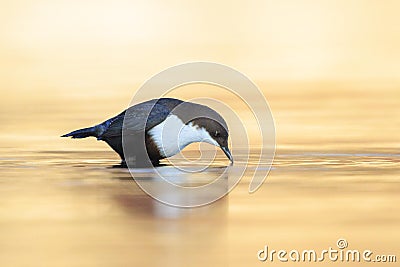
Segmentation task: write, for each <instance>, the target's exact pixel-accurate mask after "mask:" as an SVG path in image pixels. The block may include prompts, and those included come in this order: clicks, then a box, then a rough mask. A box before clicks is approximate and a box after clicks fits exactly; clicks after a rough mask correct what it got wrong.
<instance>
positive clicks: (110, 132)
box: [62, 98, 233, 165]
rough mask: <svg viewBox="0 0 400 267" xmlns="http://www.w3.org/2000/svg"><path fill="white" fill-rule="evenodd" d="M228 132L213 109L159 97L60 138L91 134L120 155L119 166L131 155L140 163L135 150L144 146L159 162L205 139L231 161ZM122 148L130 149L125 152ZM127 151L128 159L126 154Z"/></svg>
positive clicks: (151, 158)
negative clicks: (124, 141) (126, 137)
mask: <svg viewBox="0 0 400 267" xmlns="http://www.w3.org/2000/svg"><path fill="white" fill-rule="evenodd" d="M124 119H125V121H124ZM123 127H124V131H126V132H125V133H129V134H128V135H127V136H129V139H125V133H124V140H129V142H128V145H126V144H127V143H125V146H123V142H122V129H123ZM143 130H144V134H143ZM228 135H229V133H228V127H227V125H226V122H225V120H224V119H223V118H222V117H221V115H219V114H218V113H217V112H216V111H215V110H213V109H211V108H209V107H207V106H204V105H200V104H196V103H192V102H185V101H182V100H179V99H174V98H160V99H153V100H149V101H146V102H142V103H140V104H137V105H134V106H132V107H130V108H128V109H127V110H125V111H123V112H122V113H120V114H119V115H117V116H115V117H113V118H111V119H108V120H106V121H105V122H102V123H100V124H98V125H95V126H93V127H89V128H84V129H80V130H76V131H73V132H70V133H68V134H65V135H63V136H62V137H69V136H70V137H72V138H85V137H90V136H94V137H96V138H97V140H102V141H105V142H106V143H107V144H108V145H109V146H110V147H111V148H112V149H113V150H114V151H115V152H117V153H118V154H119V156H120V157H121V160H122V162H121V164H122V165H126V163H127V161H128V160H130V159H131V156H132V158H135V162H136V163H139V162H141V161H142V159H141V157H142V156H140V152H138V151H140V147H144V148H145V149H146V150H145V151H147V152H146V153H147V155H148V158H149V159H150V161H151V163H152V164H153V165H158V164H159V161H160V160H161V159H163V158H168V157H171V156H173V155H175V154H177V153H178V152H180V151H181V150H182V149H184V148H185V147H186V146H187V145H189V144H191V143H194V142H207V143H210V144H212V145H215V146H218V147H220V148H221V149H222V151H223V152H224V153H225V155H226V156H227V157H228V158H229V160H230V161H232V162H233V157H232V154H231V152H230V151H229V148H228ZM144 144H145V146H144ZM123 147H125V150H129V151H125V154H124V149H123ZM126 148H128V149H126ZM131 150H132V151H131ZM127 154H128V155H129V157H128V159H127V158H126V157H125V155H127ZM139 158H140V159H139Z"/></svg>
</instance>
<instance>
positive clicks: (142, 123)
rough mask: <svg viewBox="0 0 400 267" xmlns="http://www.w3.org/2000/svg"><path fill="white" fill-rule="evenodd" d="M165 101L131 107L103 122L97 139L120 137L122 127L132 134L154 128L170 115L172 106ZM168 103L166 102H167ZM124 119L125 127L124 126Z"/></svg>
mask: <svg viewBox="0 0 400 267" xmlns="http://www.w3.org/2000/svg"><path fill="white" fill-rule="evenodd" d="M165 100H166V99H153V100H149V101H146V102H143V103H140V104H137V105H135V106H132V107H130V108H128V109H127V110H125V111H124V112H122V113H121V114H119V115H117V116H115V117H113V118H111V119H109V120H107V121H105V122H103V123H102V124H101V125H102V126H103V127H104V131H103V133H102V134H101V135H100V136H99V137H98V139H99V140H104V139H107V138H110V137H116V136H122V127H125V130H128V131H129V132H132V133H139V132H141V131H143V129H144V130H146V131H148V130H150V129H151V128H153V127H154V126H156V125H158V124H159V123H161V122H162V121H164V120H165V119H166V118H167V116H168V115H169V114H170V113H171V110H172V109H173V106H175V105H171V104H169V105H165V104H164V103H165V102H166V101H165ZM167 102H168V101H167ZM181 102H182V101H180V100H177V101H176V102H175V103H174V104H176V105H178V104H179V103H181ZM124 118H125V125H124Z"/></svg>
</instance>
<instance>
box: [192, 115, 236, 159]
mask: <svg viewBox="0 0 400 267" xmlns="http://www.w3.org/2000/svg"><path fill="white" fill-rule="evenodd" d="M192 123H193V124H195V125H196V126H197V127H199V128H200V129H201V130H203V131H205V132H206V133H207V134H206V136H207V137H206V138H204V139H203V140H202V141H203V142H207V143H209V144H212V145H215V146H218V147H220V148H221V150H222V151H223V152H224V154H225V155H226V156H227V158H228V159H229V160H230V161H231V162H232V163H233V157H232V154H231V151H230V150H229V144H228V138H229V132H228V127H227V126H226V123H225V121H224V120H218V121H217V120H215V119H212V118H204V117H203V118H197V119H195V120H193V121H192Z"/></svg>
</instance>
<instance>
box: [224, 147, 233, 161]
mask: <svg viewBox="0 0 400 267" xmlns="http://www.w3.org/2000/svg"><path fill="white" fill-rule="evenodd" d="M221 149H222V151H224V153H225V155H226V156H227V157H228V159H229V160H230V161H231V162H232V163H233V157H232V154H231V152H230V151H229V148H228V147H227V146H221Z"/></svg>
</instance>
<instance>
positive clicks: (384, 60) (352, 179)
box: [0, 0, 400, 266]
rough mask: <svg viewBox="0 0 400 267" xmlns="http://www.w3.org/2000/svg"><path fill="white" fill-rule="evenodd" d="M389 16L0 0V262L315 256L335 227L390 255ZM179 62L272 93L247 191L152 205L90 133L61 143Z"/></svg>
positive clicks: (309, 6)
mask: <svg viewBox="0 0 400 267" xmlns="http://www.w3.org/2000/svg"><path fill="white" fill-rule="evenodd" d="M399 10H400V2H399V1H396V0H393V1H391V0H386V1H375V0H354V1H342V0H337V1H328V0H323V1H308V0H301V1H287V0H283V1H266V0H264V1H252V0H250V1H233V2H232V1H217V2H216V1H208V0H207V1H201V2H199V1H191V0H189V1H175V0H173V1H167V2H165V1H152V0H150V1H125V0H116V1H91V0H82V1H63V0H53V1H50V0H37V1H28V0H14V1H5V0H0V88H1V92H0V102H1V105H0V125H1V132H0V150H1V153H0V154H2V156H0V157H1V160H2V163H1V168H0V172H1V181H0V191H1V193H0V198H1V199H2V200H1V208H0V223H1V225H2V226H1V228H0V233H1V236H2V238H1V240H0V259H1V258H2V259H3V260H2V261H1V262H3V263H7V264H5V265H4V266H18V265H21V266H37V265H41V266H43V265H45V264H44V263H47V264H49V265H51V266H72V265H77V266H110V265H115V264H117V265H124V264H131V265H132V264H136V265H137V264H141V265H143V266H144V265H160V264H163V265H173V266H177V265H180V264H182V265H186V266H187V264H188V263H190V262H192V263H193V262H194V263H198V264H199V265H204V264H209V265H210V264H215V263H219V265H223V264H226V263H229V264H230V265H239V266H240V265H245V264H246V265H255V264H257V263H259V262H258V261H257V259H256V252H257V251H258V250H259V249H262V247H263V246H264V245H265V243H267V242H269V243H273V244H275V245H276V246H275V247H276V248H282V249H285V248H287V249H289V250H290V249H295V248H303V249H307V248H316V249H317V248H321V249H325V248H326V247H328V246H331V245H332V244H334V242H336V240H337V238H339V237H341V236H345V237H348V238H351V240H350V241H349V242H350V244H351V245H353V244H354V246H356V245H358V246H359V247H361V248H366V247H368V248H369V249H375V250H377V251H380V252H381V253H383V252H387V253H389V252H392V253H393V252H398V251H399V244H398V242H397V243H396V240H398V239H399V237H400V236H399V234H398V233H399V232H400V231H398V230H399V229H398V225H399V222H400V217H399V215H398V214H400V213H399V208H398V207H397V206H396V205H395V203H398V201H399V200H400V199H399V197H398V189H400V186H399V180H398V173H399V172H398V171H399V164H400V163H399V162H400V160H399V153H398V151H399V147H400V141H399V134H398V133H399V128H400V109H399V104H400V103H399V99H400V98H399V97H400V49H399V47H400V31H399V27H400V19H399V16H398V11H399ZM190 61H212V62H218V63H221V64H225V65H228V66H231V67H233V68H235V69H237V70H239V71H241V72H242V73H244V74H246V75H247V76H248V77H249V78H250V79H252V80H253V81H254V82H255V83H256V84H257V85H258V86H259V88H260V89H261V90H262V91H263V93H264V95H265V97H266V99H267V100H268V102H269V105H270V107H271V110H272V113H273V115H274V118H275V127H276V138H277V155H276V160H275V163H274V168H273V169H272V172H271V174H270V176H269V178H268V179H267V182H266V184H265V185H264V186H263V188H262V189H260V190H259V191H258V192H257V193H256V194H254V195H251V196H249V195H247V191H246V190H247V185H248V183H247V182H248V179H250V178H249V177H247V180H246V179H245V180H246V181H247V182H243V183H241V184H240V185H239V186H238V188H237V189H235V190H234V191H233V192H232V193H231V194H230V195H229V197H226V198H224V200H223V201H221V202H218V204H217V205H215V206H212V205H211V206H209V207H205V208H202V209H197V210H194V211H189V210H179V209H177V210H175V209H173V208H171V207H163V206H162V205H161V204H160V203H158V202H154V201H153V200H151V199H149V198H147V196H146V195H144V194H143V193H142V192H141V191H140V189H138V188H137V186H136V185H135V184H134V183H133V182H132V180H131V178H130V176H129V173H127V172H124V171H122V170H115V169H110V168H109V166H110V165H112V164H115V163H117V162H118V157H117V156H116V155H115V154H113V153H112V152H111V151H109V149H108V148H107V146H106V145H105V144H104V143H100V142H96V141H95V140H94V139H87V140H86V139H85V140H79V141H76V140H67V139H65V140H64V139H60V138H59V136H60V135H62V134H64V133H66V132H69V131H71V130H73V129H78V128H82V127H86V126H89V125H93V124H95V123H99V122H101V121H103V120H105V119H107V118H109V117H111V116H113V115H116V114H118V113H119V112H120V111H122V110H123V109H125V108H126V107H127V106H128V105H129V103H130V101H131V98H132V97H133V94H134V92H135V90H136V89H137V88H139V87H140V85H141V84H143V83H144V82H145V81H146V80H147V79H149V78H150V77H151V76H152V75H154V74H156V73H158V72H159V71H161V70H163V69H165V68H168V67H170V66H173V65H177V64H180V63H183V62H190ZM194 87H196V86H193V85H191V86H187V87H183V88H181V90H180V91H179V92H176V94H175V95H174V96H179V97H181V98H184V99H187V98H193V97H198V96H208V97H213V98H219V99H221V100H223V101H224V102H226V103H229V104H230V105H232V106H233V107H236V109H237V111H238V112H239V113H241V114H242V116H243V117H244V118H245V120H246V121H247V120H248V121H250V124H251V114H249V113H248V110H246V109H245V108H243V106H242V105H241V104H240V103H238V102H237V101H236V100H235V98H233V97H232V96H230V95H229V94H226V92H222V91H221V90H218V89H217V88H215V87H213V86H201V85H199V86H198V87H196V88H194ZM199 88H201V89H202V90H199ZM200 94H201V95H200ZM254 101H259V100H258V99H254ZM246 118H247V119H246ZM249 127H250V128H249V129H250V130H249V134H250V136H252V135H256V131H255V129H256V128H254V127H255V126H254V125H253V126H251V125H250V126H249ZM252 127H253V128H252ZM253 142H254V144H255V145H257V138H255V139H254V140H253ZM193 148H194V149H196V147H193ZM245 178H246V177H245ZM132 192H133V193H132ZM132 194H133V195H132ZM228 198H229V201H228ZM338 203H339V204H338ZM250 226H253V227H250ZM249 228H250V229H249ZM257 236H258V237H259V238H258V239H255V237H257ZM154 251H156V252H157V253H159V254H157V255H159V257H161V258H157V259H156V262H153V260H155V259H154V257H155V256H154ZM202 251H203V252H204V253H205V254H206V256H207V258H204V257H206V256H205V255H204V254H203V255H202V253H201V252H202ZM21 256H23V257H21ZM182 257H183V258H182ZM177 262H178V263H177ZM41 263H43V264H41Z"/></svg>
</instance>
